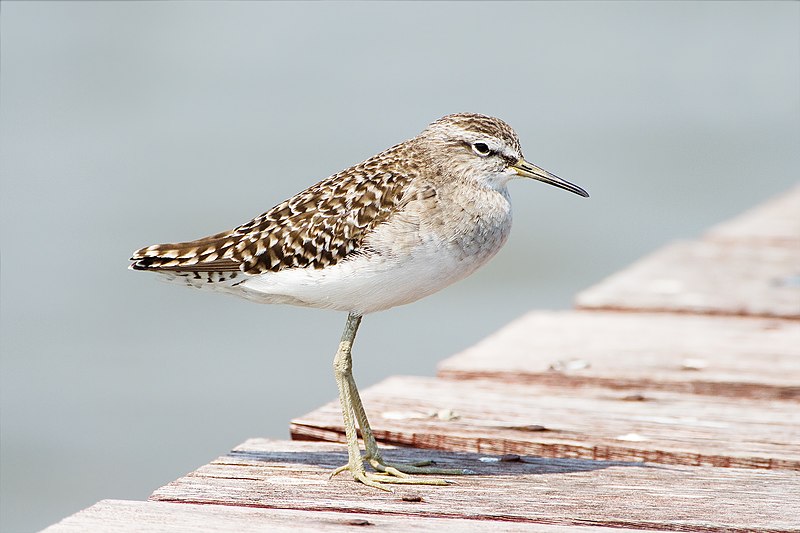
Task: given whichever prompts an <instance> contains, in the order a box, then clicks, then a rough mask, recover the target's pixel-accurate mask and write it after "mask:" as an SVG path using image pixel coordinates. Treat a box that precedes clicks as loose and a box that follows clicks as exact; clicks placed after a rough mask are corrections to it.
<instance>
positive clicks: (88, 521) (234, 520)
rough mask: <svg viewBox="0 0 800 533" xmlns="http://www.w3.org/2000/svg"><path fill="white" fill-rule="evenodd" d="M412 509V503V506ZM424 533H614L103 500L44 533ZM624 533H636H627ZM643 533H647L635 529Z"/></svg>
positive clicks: (393, 516) (458, 520) (397, 516)
mask: <svg viewBox="0 0 800 533" xmlns="http://www.w3.org/2000/svg"><path fill="white" fill-rule="evenodd" d="M409 507H411V504H409ZM359 527H368V529H369V531H385V532H387V533H392V532H396V533H408V532H409V531H421V532H430V533H434V532H435V533H441V532H443V531H459V532H462V531H463V532H465V533H469V532H476V533H478V532H490V531H508V532H520V533H521V532H523V531H531V532H533V533H570V532H577V533H614V532H619V531H620V530H619V529H612V528H606V527H591V526H589V527H584V526H557V525H548V524H531V523H515V522H503V521H490V520H468V519H461V518H428V517H419V516H415V515H413V514H375V513H354V512H337V511H319V510H317V511H309V510H295V509H268V508H263V507H237V506H232V505H207V504H206V505H199V504H189V503H182V504H178V503H169V502H155V501H150V502H136V501H124V500H102V501H100V502H98V503H96V504H94V505H93V506H91V507H89V508H87V509H84V510H83V511H80V512H78V513H76V514H74V515H72V516H69V517H67V518H65V519H64V520H62V521H61V522H59V523H58V524H54V525H52V526H50V527H48V528H47V529H45V530H43V533H86V532H87V531H102V532H104V533H141V532H143V531H146V532H149V533H196V532H197V531H204V532H208V533H263V532H266V531H269V532H274V533H295V532H297V531H315V532H321V533H325V532H328V531H331V532H335V531H353V530H354V529H357V528H359ZM626 531H632V530H630V529H627V530H626ZM637 531H643V530H637Z"/></svg>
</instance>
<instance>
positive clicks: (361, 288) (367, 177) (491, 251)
mask: <svg viewBox="0 0 800 533" xmlns="http://www.w3.org/2000/svg"><path fill="white" fill-rule="evenodd" d="M515 178H529V179H533V180H538V181H540V182H543V183H546V184H549V185H553V186H555V187H559V188H561V189H564V190H566V191H569V192H572V193H575V194H577V195H579V196H583V197H588V196H589V194H588V193H587V192H586V191H585V190H584V189H582V188H581V187H579V186H577V185H575V184H573V183H570V182H568V181H566V180H563V179H561V178H559V177H557V176H555V175H554V174H551V173H550V172H547V171H546V170H543V169H541V168H539V167H538V166H536V165H534V164H532V163H530V162H528V161H526V160H525V158H524V157H523V154H522V148H521V146H520V141H519V138H518V136H517V134H516V133H515V132H514V130H513V129H512V128H511V126H509V125H508V124H507V123H505V122H504V121H502V120H500V119H498V118H495V117H491V116H487V115H482V114H478V113H456V114H450V115H446V116H444V117H442V118H440V119H438V120H436V121H434V122H432V123H431V124H429V125H428V126H427V127H426V128H425V129H424V130H423V131H422V132H421V133H419V134H418V135H417V136H415V137H413V138H411V139H408V140H406V141H403V142H401V143H399V144H396V145H395V146H392V147H391V148H388V149H386V150H384V151H382V152H380V153H378V154H377V155H374V156H373V157H370V158H369V159H366V160H365V161H363V162H361V163H358V164H356V165H354V166H351V167H350V168H348V169H345V170H343V171H341V172H339V173H336V174H333V175H331V176H329V177H327V178H325V179H323V180H322V181H320V182H318V183H316V184H315V185H312V186H310V187H308V188H307V189H305V190H304V191H302V192H300V193H298V194H296V195H294V196H292V197H291V198H289V199H288V200H285V201H284V202H281V203H279V204H278V205H276V206H275V207H273V208H272V209H270V210H269V211H267V212H265V213H263V214H261V215H259V216H257V217H255V218H253V219H252V220H250V221H249V222H245V223H244V224H242V225H240V226H238V227H236V228H234V229H231V230H228V231H223V232H221V233H216V234H214V235H210V236H208V237H203V238H201V239H197V240H194V241H188V242H179V243H169V244H156V245H152V246H147V247H144V248H141V249H139V250H137V251H136V252H134V253H133V255H132V257H131V261H133V262H132V264H131V265H130V267H129V268H131V269H133V270H143V271H149V272H155V273H157V274H159V275H160V276H161V277H162V278H163V279H165V280H166V281H169V282H173V283H178V284H181V285H184V286H188V287H193V288H197V289H201V290H210V291H216V292H222V293H227V294H231V295H235V296H239V297H243V298H246V299H247V300H251V301H254V302H257V303H268V304H289V305H298V306H307V307H313V308H322V309H332V310H337V311H344V312H346V313H347V320H346V323H345V328H344V331H343V333H342V337H341V340H340V342H339V347H338V349H337V351H336V354H335V356H334V364H333V366H334V376H335V379H336V385H337V389H338V394H339V402H340V405H341V408H342V418H343V421H344V429H345V436H346V441H347V450H348V462H347V463H346V464H345V465H343V466H342V467H340V468H338V469H336V470H334V471H333V473H332V474H331V477H333V476H334V475H336V474H338V473H340V472H343V471H345V470H348V471H349V472H350V473H351V474H352V477H353V479H354V480H356V481H359V482H361V483H363V484H365V485H368V486H370V487H375V488H378V489H383V490H389V491H391V486H393V485H397V484H411V485H417V484H419V485H445V484H448V481H447V480H446V479H442V478H440V477H430V475H434V476H448V475H459V474H465V473H469V471H468V470H467V469H445V468H438V467H436V466H433V465H432V464H431V463H430V462H428V463H425V464H422V463H418V464H400V463H390V462H388V461H386V460H385V459H384V457H383V455H382V454H381V451H380V449H379V447H378V445H377V442H376V439H375V436H374V434H373V432H372V430H371V428H370V425H369V421H368V419H367V415H366V411H365V409H364V405H363V403H362V401H361V397H360V395H359V392H358V388H357V386H356V382H355V379H354V378H353V373H352V347H353V343H354V340H355V337H356V333H357V331H358V329H359V326H360V324H361V320H362V317H363V316H364V315H367V314H370V313H375V312H378V311H383V310H386V309H390V308H392V307H396V306H399V305H404V304H408V303H411V302H414V301H416V300H419V299H420V298H423V297H425V296H428V295H430V294H433V293H435V292H437V291H439V290H441V289H443V288H444V287H446V286H448V285H450V284H452V283H454V282H456V281H459V280H461V279H463V278H465V277H466V276H468V275H470V274H472V273H473V272H475V270H477V269H478V268H479V267H481V266H483V265H484V264H485V263H486V262H487V261H488V260H489V259H491V258H492V257H493V256H494V255H495V254H496V253H497V252H498V251H499V250H500V248H501V247H502V246H503V244H504V243H505V242H506V240H507V238H508V236H509V232H510V229H511V221H512V212H511V200H510V196H509V192H508V187H507V185H508V182H509V181H510V180H512V179H515ZM356 426H358V427H356ZM359 429H360V432H361V437H362V440H363V442H364V454H363V455H362V454H361V449H360V447H359V442H358V430H359ZM367 466H369V467H370V468H367Z"/></svg>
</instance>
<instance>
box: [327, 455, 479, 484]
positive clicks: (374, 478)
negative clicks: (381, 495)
mask: <svg viewBox="0 0 800 533" xmlns="http://www.w3.org/2000/svg"><path fill="white" fill-rule="evenodd" d="M365 463H367V464H369V465H370V466H371V467H372V468H374V469H375V472H368V471H367V469H366V468H365V466H364V464H365ZM431 463H432V462H431V461H423V462H421V463H414V464H402V463H387V462H385V461H384V460H383V458H381V457H377V458H375V457H364V458H362V460H361V462H358V463H356V464H355V465H353V464H352V463H347V464H346V465H343V466H340V467H339V468H337V469H336V470H334V471H333V472H332V473H331V476H330V477H333V476H335V475H336V474H339V473H341V472H344V471H345V470H349V471H350V473H351V474H352V476H353V479H355V480H356V481H360V482H361V483H363V484H364V485H367V486H369V487H374V488H376V489H381V490H385V491H388V492H392V489H391V487H389V486H388V485H438V486H441V485H449V484H450V482H449V481H447V480H444V479H438V478H420V477H413V476H411V475H409V474H439V475H461V474H469V473H470V471H469V470H464V469H461V468H457V469H456V468H436V467H431V466H427V465H430V464H431Z"/></svg>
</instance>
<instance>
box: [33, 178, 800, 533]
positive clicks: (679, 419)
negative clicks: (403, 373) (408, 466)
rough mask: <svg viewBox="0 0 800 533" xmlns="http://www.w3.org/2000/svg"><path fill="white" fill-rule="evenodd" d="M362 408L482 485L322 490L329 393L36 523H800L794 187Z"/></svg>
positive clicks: (709, 526)
mask: <svg viewBox="0 0 800 533" xmlns="http://www.w3.org/2000/svg"><path fill="white" fill-rule="evenodd" d="M363 397H364V403H365V405H366V407H367V411H368V413H369V414H370V416H371V419H370V421H371V423H372V426H373V430H374V432H375V435H376V437H377V438H378V439H379V441H381V442H382V443H383V444H384V445H385V446H386V447H387V448H386V456H387V457H388V458H389V459H394V460H399V461H412V462H413V461H415V460H421V459H433V460H434V461H435V462H436V463H437V464H438V465H442V466H445V467H448V466H451V465H453V466H455V465H457V466H458V467H463V468H469V469H470V470H473V471H474V472H475V474H472V475H467V476H460V477H451V478H450V479H451V481H453V484H452V485H450V486H447V487H421V486H420V487H409V488H401V487H398V488H397V489H396V490H395V492H394V493H384V492H381V491H378V490H375V489H370V488H367V487H365V486H363V485H360V484H356V483H353V481H352V480H351V479H350V478H349V475H347V474H343V475H340V476H338V477H336V478H333V479H328V474H329V472H330V470H332V469H333V468H335V467H337V466H339V465H341V464H344V463H345V462H346V461H347V452H346V450H345V448H344V446H342V445H341V444H338V443H341V442H343V441H344V429H343V427H342V422H341V412H340V410H339V406H338V404H337V403H336V402H331V403H329V404H327V405H324V406H322V407H320V408H319V409H317V410H315V411H313V412H311V413H309V414H307V415H305V416H302V417H299V418H297V419H295V420H293V421H292V422H291V435H292V439H293V440H292V441H275V440H267V439H250V440H248V441H247V442H245V443H243V444H241V445H239V446H237V447H236V448H234V449H233V450H232V451H230V452H229V453H227V454H225V455H223V456H221V457H219V458H218V459H216V460H215V461H212V462H211V463H209V464H207V465H204V466H201V467H200V468H198V469H197V470H196V471H194V472H192V473H190V474H188V475H186V476H184V477H182V478H180V479H177V480H175V481H173V482H171V483H169V484H168V485H166V486H164V487H161V488H159V489H157V490H156V491H155V492H154V493H153V494H152V495H151V497H150V499H149V501H146V502H134V501H116V500H103V501H101V502H99V503H97V504H95V505H94V506H92V507H89V508H88V509H85V510H83V511H81V512H79V513H77V514H75V515H73V516H70V517H68V518H66V519H64V520H62V521H61V522H59V523H58V524H55V525H53V526H51V527H49V528H47V529H46V530H45V531H47V532H48V533H56V532H58V533H64V532H85V531H104V532H133V531H154V532H164V533H168V532H169V533H172V532H186V531H215V532H234V531H235V532H244V533H247V532H251V531H252V532H255V531H277V532H282V531H298V530H300V531H305V530H308V531H311V530H313V531H350V530H352V529H353V528H360V527H367V528H368V529H370V530H375V531H378V530H380V531H387V532H389V531H409V530H411V529H412V528H413V530H415V531H437V532H438V531H467V532H469V531H509V532H516V531H537V532H553V533H556V532H559V533H560V532H566V531H577V532H582V533H583V532H585V533H592V532H604V531H607V532H611V531H614V530H619V529H624V530H629V531H646V530H667V531H742V532H744V531H776V532H777V531H781V532H783V531H795V532H800V187H796V188H795V189H793V190H792V191H789V192H788V193H786V194H784V195H783V196H781V197H779V198H777V199H775V200H773V201H771V202H769V203H767V204H764V205H762V206H759V207H757V208H755V209H753V210H751V211H749V212H747V213H745V214H743V215H742V216H740V217H738V218H736V219H734V220H731V221H729V222H725V223H723V224H721V225H719V226H717V227H714V228H712V229H711V230H710V231H708V232H707V233H706V234H705V235H704V236H703V237H702V238H701V239H699V240H695V241H689V242H678V243H674V244H670V245H667V246H666V247H664V248H663V249H661V250H658V251H656V252H655V253H653V254H652V255H650V256H649V257H645V258H644V259H642V260H641V261H638V262H637V263H635V264H633V265H631V266H630V267H629V268H627V269H625V270H623V271H621V272H619V273H617V274H615V275H613V276H611V277H610V278H608V279H607V280H605V281H602V282H600V283H599V284H597V285H595V286H594V287H591V288H589V289H587V290H585V291H583V292H582V293H580V294H578V296H577V298H576V309H575V310H572V311H559V312H553V311H532V312H530V313H529V314H527V315H525V316H523V317H521V318H520V319H518V320H516V321H515V322H513V323H511V324H509V325H508V326H506V327H505V328H503V329H502V330H501V331H498V332H497V333H495V334H493V335H492V336H490V337H489V338H487V339H485V340H484V341H482V342H480V343H479V344H477V345H475V346H473V347H472V348H470V349H468V350H466V351H464V352H462V353H460V354H457V355H455V356H453V357H451V358H449V359H446V360H444V361H443V362H442V363H441V364H440V365H439V372H438V376H437V377H436V378H421V377H391V378H389V379H387V380H385V381H383V382H381V383H379V384H377V385H375V386H374V387H371V388H369V389H367V390H366V391H364V393H363Z"/></svg>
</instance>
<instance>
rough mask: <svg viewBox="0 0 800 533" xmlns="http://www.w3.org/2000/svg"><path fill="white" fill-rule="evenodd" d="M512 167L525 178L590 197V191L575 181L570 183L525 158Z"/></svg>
mask: <svg viewBox="0 0 800 533" xmlns="http://www.w3.org/2000/svg"><path fill="white" fill-rule="evenodd" d="M511 168H512V169H514V171H515V172H516V173H517V174H519V175H520V176H522V177H524V178H533V179H535V180H539V181H543V182H544V183H547V184H549V185H554V186H556V187H558V188H559V189H564V190H565V191H569V192H574V193H575V194H578V195H580V196H583V197H584V198H588V197H589V193H588V192H586V191H584V190H583V189H581V188H580V187H578V186H577V185H575V184H574V183H570V182H568V181H567V180H562V179H561V178H559V177H558V176H556V175H555V174H550V173H549V172H548V171H546V170H544V169H541V168H539V167H537V166H536V165H534V164H531V163H528V162H527V161H525V160H524V159H520V160H519V161H517V162H516V163H514V164H513V165H511Z"/></svg>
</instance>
